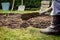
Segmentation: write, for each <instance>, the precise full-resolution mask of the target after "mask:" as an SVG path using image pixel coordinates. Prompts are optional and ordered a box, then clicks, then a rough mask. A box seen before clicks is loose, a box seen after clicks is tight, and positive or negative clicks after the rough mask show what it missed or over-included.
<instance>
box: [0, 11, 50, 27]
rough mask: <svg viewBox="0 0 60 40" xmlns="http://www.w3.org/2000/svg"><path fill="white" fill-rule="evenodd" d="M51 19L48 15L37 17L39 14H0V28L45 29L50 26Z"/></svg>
mask: <svg viewBox="0 0 60 40" xmlns="http://www.w3.org/2000/svg"><path fill="white" fill-rule="evenodd" d="M50 21H51V17H50V16H49V15H39V13H36V12H35V13H27V14H18V13H16V14H14V13H10V14H2V13H0V26H6V27H8V28H26V27H28V26H33V27H37V28H45V27H48V26H49V25H50Z"/></svg>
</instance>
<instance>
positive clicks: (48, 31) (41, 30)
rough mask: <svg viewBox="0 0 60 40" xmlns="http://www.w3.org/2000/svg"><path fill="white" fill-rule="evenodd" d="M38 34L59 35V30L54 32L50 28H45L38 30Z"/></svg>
mask: <svg viewBox="0 0 60 40" xmlns="http://www.w3.org/2000/svg"><path fill="white" fill-rule="evenodd" d="M40 32H41V33H44V34H60V31H59V30H55V29H53V28H51V27H47V28H45V29H40Z"/></svg>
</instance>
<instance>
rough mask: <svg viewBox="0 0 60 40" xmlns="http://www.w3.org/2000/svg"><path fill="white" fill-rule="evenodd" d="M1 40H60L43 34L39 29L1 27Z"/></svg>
mask: <svg viewBox="0 0 60 40" xmlns="http://www.w3.org/2000/svg"><path fill="white" fill-rule="evenodd" d="M0 40H60V36H58V35H46V34H41V33H40V29H39V28H33V27H28V28H25V29H24V28H21V29H10V28H6V27H0Z"/></svg>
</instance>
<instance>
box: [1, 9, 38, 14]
mask: <svg viewBox="0 0 60 40" xmlns="http://www.w3.org/2000/svg"><path fill="white" fill-rule="evenodd" d="M33 12H39V11H38V10H37V11H27V10H26V11H18V10H15V11H11V10H9V11H6V10H4V11H3V10H0V13H6V14H7V13H14V14H16V13H19V14H26V13H33Z"/></svg>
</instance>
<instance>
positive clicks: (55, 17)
mask: <svg viewBox="0 0 60 40" xmlns="http://www.w3.org/2000/svg"><path fill="white" fill-rule="evenodd" d="M51 7H52V9H53V10H52V12H51V16H52V22H51V26H49V27H47V28H45V29H40V32H41V33H44V34H60V0H52V6H51Z"/></svg>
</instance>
